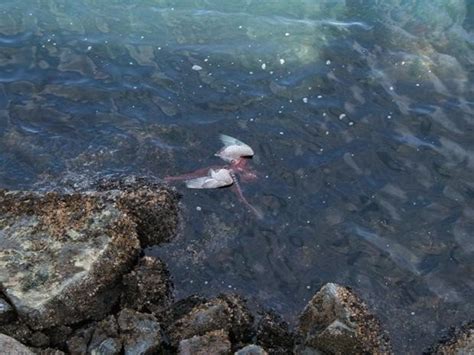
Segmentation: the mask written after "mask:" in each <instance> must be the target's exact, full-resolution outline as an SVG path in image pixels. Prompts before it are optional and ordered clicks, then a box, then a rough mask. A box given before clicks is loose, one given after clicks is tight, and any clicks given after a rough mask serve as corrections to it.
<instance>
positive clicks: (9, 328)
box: [0, 319, 33, 346]
mask: <svg viewBox="0 0 474 355" xmlns="http://www.w3.org/2000/svg"><path fill="white" fill-rule="evenodd" d="M0 333H2V334H5V335H8V336H10V337H13V338H15V339H16V340H18V341H19V342H21V343H23V344H26V345H28V346H33V344H31V342H30V340H31V339H32V338H33V331H31V329H30V328H28V326H27V325H26V324H24V323H22V322H21V321H20V320H18V319H17V320H15V321H13V322H10V323H7V324H3V325H0Z"/></svg>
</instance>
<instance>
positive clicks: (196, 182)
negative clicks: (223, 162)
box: [186, 169, 234, 189]
mask: <svg viewBox="0 0 474 355" xmlns="http://www.w3.org/2000/svg"><path fill="white" fill-rule="evenodd" d="M233 183H234V180H233V179H232V176H231V175H230V172H229V171H228V170H227V169H219V170H217V171H215V170H213V169H210V170H209V175H208V176H203V177H198V178H195V179H191V180H186V186H187V187H188V188H190V189H217V188H219V187H224V186H229V185H232V184H233Z"/></svg>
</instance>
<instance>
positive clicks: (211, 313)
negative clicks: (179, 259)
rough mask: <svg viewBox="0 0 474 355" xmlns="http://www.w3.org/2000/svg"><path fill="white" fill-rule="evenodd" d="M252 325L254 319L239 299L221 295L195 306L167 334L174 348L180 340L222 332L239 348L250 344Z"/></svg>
mask: <svg viewBox="0 0 474 355" xmlns="http://www.w3.org/2000/svg"><path fill="white" fill-rule="evenodd" d="M252 322H253V317H252V315H251V314H250V312H249V311H248V310H247V307H246V305H245V302H244V301H243V300H242V299H241V298H240V297H238V296H234V295H221V296H219V297H216V298H214V299H212V300H210V301H208V302H204V303H198V304H197V305H196V306H194V307H193V308H192V309H191V310H190V311H189V312H187V313H185V314H184V315H183V316H181V317H180V318H179V319H177V320H176V321H175V322H174V323H173V324H172V326H171V327H170V329H169V335H170V338H171V342H172V344H173V345H176V344H178V343H179V341H180V340H182V339H188V338H192V337H193V336H200V335H204V334H206V333H208V332H211V331H215V330H223V331H225V332H227V333H228V335H229V339H230V341H231V342H232V344H234V345H236V346H239V345H240V344H242V345H243V344H245V343H248V342H249V341H250V339H251V336H252Z"/></svg>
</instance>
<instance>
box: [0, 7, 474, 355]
mask: <svg viewBox="0 0 474 355" xmlns="http://www.w3.org/2000/svg"><path fill="white" fill-rule="evenodd" d="M473 31H474V6H473V3H472V2H471V1H467V0H466V1H464V0H449V1H448V0H426V1H422V0H419V1H415V0H413V1H402V0H387V1H376V0H372V1H358V0H346V1H343V0H337V1H334V0H332V1H329V0H327V1H319V2H316V1H309V0H306V1H305V0H298V1H297V0H292V1H264V2H262V1H253V0H246V1H243V0H242V1H217V0H215V1H211V0H209V1H204V0H202V1H190V0H188V1H159V0H153V1H152V0H148V1H140V2H128V1H123V0H121V1H119V0H115V1H98V0H80V1H74V2H67V1H60V0H43V1H39V0H38V1H34V0H24V1H10V0H3V1H2V3H1V4H0V187H2V188H9V189H40V188H41V189H50V188H58V187H62V188H67V189H74V188H80V187H81V186H85V185H86V184H87V183H88V181H90V180H93V179H96V178H99V177H105V176H110V175H113V176H121V175H125V176H128V175H132V174H136V175H145V176H150V177H154V178H162V177H164V176H166V175H177V174H182V173H186V172H188V171H192V170H194V169H198V168H202V167H206V166H211V165H218V164H220V163H221V162H220V161H219V159H218V158H216V157H214V156H213V154H214V153H215V152H216V151H217V150H218V149H219V148H220V142H219V140H218V138H217V137H218V135H219V133H225V134H228V135H231V136H235V137H237V138H239V139H241V140H243V141H244V142H246V143H248V144H249V145H251V146H252V147H253V149H254V150H255V152H256V156H255V157H254V159H253V160H252V162H251V165H252V167H253V168H254V169H255V170H257V171H258V173H259V179H258V180H257V181H255V182H252V183H243V184H242V186H243V188H244V193H245V195H246V196H247V198H248V199H249V201H250V202H251V203H252V204H254V205H255V206H256V207H258V208H259V209H260V210H261V211H262V212H263V214H264V216H265V218H264V219H263V220H257V219H256V218H255V217H254V215H253V214H252V213H250V212H249V211H248V210H247V209H246V208H245V206H244V205H242V204H241V203H240V202H239V200H238V198H237V197H236V196H235V195H234V194H233V193H232V191H230V190H229V189H221V190H217V191H191V190H185V188H184V186H183V185H179V184H178V185H177V188H178V189H179V191H180V192H182V193H183V199H182V202H183V211H184V216H183V219H184V227H183V231H182V233H181V235H180V236H179V237H178V239H177V240H176V241H175V242H174V243H171V244H169V245H167V246H165V247H162V248H160V249H157V250H151V251H149V252H150V253H152V254H154V255H159V256H160V257H162V258H163V259H164V260H165V261H166V262H167V263H168V265H169V267H170V269H171V272H172V274H173V276H174V280H175V285H176V293H177V295H178V297H184V296H186V295H188V294H191V293H194V292H199V293H203V294H207V295H215V294H217V293H219V292H222V291H228V290H232V291H236V292H239V293H241V294H243V295H245V296H247V297H250V298H252V299H254V300H256V301H258V302H260V303H262V304H264V305H265V306H267V307H271V308H274V309H276V310H277V311H279V312H281V313H282V314H284V316H285V318H286V319H287V320H288V321H290V322H294V320H295V317H296V316H297V314H298V312H299V311H300V310H301V309H302V307H303V306H304V304H305V303H306V302H307V301H308V299H309V298H310V297H311V296H312V295H313V294H314V292H315V291H316V290H317V289H318V288H319V287H321V286H322V285H323V284H324V283H326V282H338V283H341V284H345V285H350V286H352V287H354V289H355V290H357V292H358V293H359V294H360V295H361V296H362V297H363V298H364V299H365V300H366V301H367V302H368V303H369V305H370V306H371V307H372V309H373V310H374V311H375V312H376V313H377V315H378V316H379V317H380V318H381V320H382V322H383V324H384V326H385V327H386V329H388V331H389V332H390V335H391V337H392V339H393V341H394V343H395V347H396V350H397V352H399V353H406V352H415V353H419V352H420V351H421V350H423V349H424V348H425V347H426V346H428V345H430V344H432V342H433V341H434V340H435V339H436V338H437V337H439V335H440V332H441V330H442V329H443V328H445V327H448V326H451V325H456V324H459V323H460V322H461V321H464V320H467V319H469V318H472V316H473V314H474V313H473V311H474V304H473V303H472V294H473V292H474V279H473V278H472V274H473V271H474V240H473V234H474V222H473V221H474V203H473V199H474V153H473V152H474V139H473V134H474V132H473V125H474V114H473V113H474V32H473ZM193 66H194V68H195V69H196V68H197V67H196V66H198V67H200V68H201V70H193Z"/></svg>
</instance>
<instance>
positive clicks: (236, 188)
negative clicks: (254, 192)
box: [232, 173, 263, 219]
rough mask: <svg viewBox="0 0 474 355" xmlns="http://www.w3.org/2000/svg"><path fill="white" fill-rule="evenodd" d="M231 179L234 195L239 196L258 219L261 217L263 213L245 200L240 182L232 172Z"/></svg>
mask: <svg viewBox="0 0 474 355" xmlns="http://www.w3.org/2000/svg"><path fill="white" fill-rule="evenodd" d="M232 179H233V180H234V184H233V185H232V190H233V191H234V192H235V193H236V195H237V196H238V197H239V199H240V200H241V201H242V202H243V203H244V205H246V206H247V207H248V208H249V209H250V210H251V211H252V212H253V213H254V214H255V216H256V217H257V218H258V219H263V214H262V212H260V211H259V210H257V209H256V208H255V207H254V206H252V205H251V204H250V202H248V201H247V199H246V198H245V196H244V194H243V192H242V189H241V187H240V183H239V181H238V180H237V177H236V176H235V174H233V173H232Z"/></svg>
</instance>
